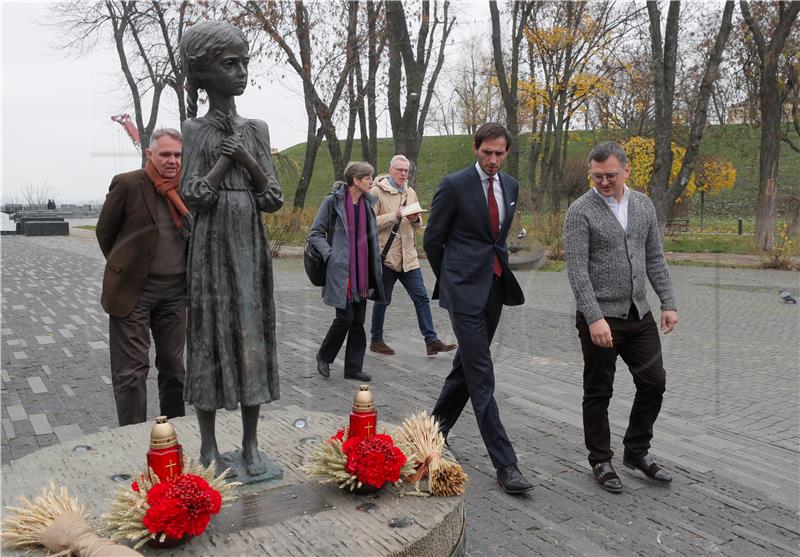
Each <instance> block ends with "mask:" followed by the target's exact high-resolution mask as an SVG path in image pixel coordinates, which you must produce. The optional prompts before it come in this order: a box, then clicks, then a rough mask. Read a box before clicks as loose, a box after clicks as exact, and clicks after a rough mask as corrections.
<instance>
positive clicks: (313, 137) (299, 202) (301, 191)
mask: <svg viewBox="0 0 800 557" xmlns="http://www.w3.org/2000/svg"><path fill="white" fill-rule="evenodd" d="M314 122H315V123H316V117H315V118H314ZM314 125H316V124H311V125H310V126H309V128H308V132H307V133H306V153H305V156H304V157H303V172H302V173H301V174H300V180H298V182H297V190H295V194H294V208H295V209H300V210H302V209H303V207H304V206H305V203H306V194H307V193H308V186H309V185H310V184H311V175H312V174H313V173H314V162H315V161H316V160H317V151H318V150H319V146H320V144H321V143H322V128H319V130H317V131H316V133H315V132H314V127H313V126H314Z"/></svg>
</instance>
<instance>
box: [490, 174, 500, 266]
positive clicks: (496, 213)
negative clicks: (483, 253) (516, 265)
mask: <svg viewBox="0 0 800 557" xmlns="http://www.w3.org/2000/svg"><path fill="white" fill-rule="evenodd" d="M493 182H494V177H492V176H489V189H488V190H487V191H486V200H487V201H488V202H489V228H490V229H491V230H492V238H494V239H495V240H497V236H498V235H499V234H500V210H499V209H498V208H497V200H496V199H495V198H494V186H493V185H492V183H493ZM494 274H495V276H497V277H499V276H502V274H503V267H502V265H500V258H499V257H497V252H495V254H494Z"/></svg>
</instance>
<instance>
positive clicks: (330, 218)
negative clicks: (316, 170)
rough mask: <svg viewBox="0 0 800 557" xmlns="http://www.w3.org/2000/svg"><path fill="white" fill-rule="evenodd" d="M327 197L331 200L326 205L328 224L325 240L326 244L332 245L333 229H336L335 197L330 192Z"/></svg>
mask: <svg viewBox="0 0 800 557" xmlns="http://www.w3.org/2000/svg"><path fill="white" fill-rule="evenodd" d="M328 197H329V198H330V201H331V202H330V206H329V207H328V223H330V226H329V227H328V234H327V240H328V244H330V245H333V231H334V230H335V229H336V198H335V197H333V194H332V193H329V194H328Z"/></svg>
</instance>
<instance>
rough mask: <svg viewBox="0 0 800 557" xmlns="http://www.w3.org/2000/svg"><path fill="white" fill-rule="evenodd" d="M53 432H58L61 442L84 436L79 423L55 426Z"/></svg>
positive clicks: (57, 435)
mask: <svg viewBox="0 0 800 557" xmlns="http://www.w3.org/2000/svg"><path fill="white" fill-rule="evenodd" d="M53 432H54V433H55V434H56V437H58V441H59V443H64V442H65V441H70V440H72V439H77V438H78V437H82V436H83V435H84V433H83V431H82V430H81V428H80V426H79V425H78V424H69V425H60V426H55V427H53Z"/></svg>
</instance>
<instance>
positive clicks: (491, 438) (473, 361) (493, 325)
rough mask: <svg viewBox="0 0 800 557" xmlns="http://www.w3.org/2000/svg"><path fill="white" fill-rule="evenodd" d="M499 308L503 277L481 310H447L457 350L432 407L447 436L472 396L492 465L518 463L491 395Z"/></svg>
mask: <svg viewBox="0 0 800 557" xmlns="http://www.w3.org/2000/svg"><path fill="white" fill-rule="evenodd" d="M502 311H503V284H502V278H496V279H495V280H494V281H493V282H492V288H491V290H490V292H489V298H488V299H487V300H486V305H485V306H484V308H483V310H482V311H481V312H480V313H478V314H476V315H470V314H466V313H458V312H453V311H451V312H450V323H451V324H452V326H453V332H454V333H455V335H456V338H457V339H458V351H457V352H456V356H455V359H454V360H453V369H452V370H451V371H450V374H449V375H448V376H447V379H445V382H444V386H443V387H442V392H441V393H440V394H439V400H437V401H436V406H435V407H434V408H433V415H434V417H436V419H437V420H439V427H440V429H441V431H442V434H443V435H445V436H447V434H448V433H449V431H450V428H452V427H453V425H454V424H455V423H456V420H458V417H459V416H460V415H461V411H462V410H463V409H464V406H465V405H466V404H467V400H468V399H471V400H472V408H473V410H474V412H475V418H476V420H477V421H478V429H479V430H480V432H481V437H483V442H484V444H485V445H486V449H487V450H488V451H489V457H490V458H491V459H492V463H493V464H494V467H495V468H500V467H504V466H511V465H513V464H516V463H517V455H516V453H515V452H514V448H513V447H512V446H511V441H509V439H508V435H506V430H505V428H504V427H503V423H502V422H501V421H500V413H499V411H498V409H497V402H496V401H495V399H494V367H493V364H492V355H491V352H490V345H491V343H492V338H494V333H495V331H496V330H497V325H498V323H499V322H500V314H501V313H502Z"/></svg>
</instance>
